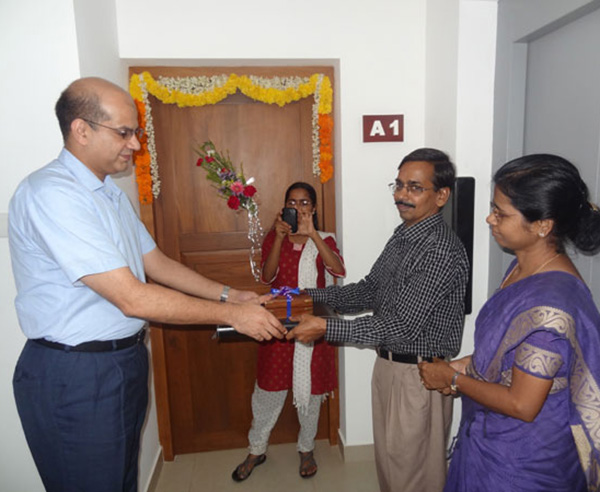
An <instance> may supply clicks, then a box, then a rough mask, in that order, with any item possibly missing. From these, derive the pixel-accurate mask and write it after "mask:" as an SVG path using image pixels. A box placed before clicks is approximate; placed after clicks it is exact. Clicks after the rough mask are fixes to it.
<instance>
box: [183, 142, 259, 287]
mask: <svg viewBox="0 0 600 492" xmlns="http://www.w3.org/2000/svg"><path fill="white" fill-rule="evenodd" d="M194 150H195V152H196V154H198V155H199V156H200V157H198V160H197V161H196V166H198V167H201V168H202V169H204V170H205V171H206V179H208V180H209V181H212V182H213V183H214V184H213V186H214V188H216V189H217V192H218V194H219V196H220V197H221V198H223V199H225V200H227V206H228V207H229V208H231V209H232V210H240V209H244V210H246V212H247V213H248V239H250V242H251V243H252V244H251V246H250V268H251V270H252V275H253V276H254V279H255V280H256V281H257V282H258V281H260V267H259V266H258V265H259V262H258V261H256V260H257V259H258V258H259V257H260V250H261V241H262V236H263V228H262V226H261V224H260V219H259V217H258V204H257V203H256V200H255V199H254V196H255V195H256V188H255V187H254V186H253V185H252V183H253V182H254V178H249V179H246V178H245V176H244V168H243V166H241V165H240V169H241V171H240V173H238V172H237V171H236V169H235V166H234V165H233V163H232V162H231V159H230V158H229V155H224V154H222V153H221V152H219V151H218V150H217V149H216V148H215V145H214V144H213V143H212V142H211V141H210V140H208V141H206V142H204V143H203V144H202V145H200V146H198V147H197V148H196V149H194Z"/></svg>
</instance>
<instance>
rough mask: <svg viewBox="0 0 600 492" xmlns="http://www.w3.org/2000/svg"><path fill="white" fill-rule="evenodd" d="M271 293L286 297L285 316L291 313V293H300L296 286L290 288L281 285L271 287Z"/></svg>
mask: <svg viewBox="0 0 600 492" xmlns="http://www.w3.org/2000/svg"><path fill="white" fill-rule="evenodd" d="M271 294H273V295H274V296H283V297H285V298H286V299H287V317H288V319H289V317H290V316H291V315H292V298H293V295H298V294H300V289H299V288H298V287H296V288H295V289H292V288H290V287H282V288H281V289H271Z"/></svg>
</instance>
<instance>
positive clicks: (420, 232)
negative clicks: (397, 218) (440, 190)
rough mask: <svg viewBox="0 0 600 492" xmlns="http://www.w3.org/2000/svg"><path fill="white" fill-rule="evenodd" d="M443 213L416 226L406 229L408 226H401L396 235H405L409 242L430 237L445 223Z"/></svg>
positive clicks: (434, 215)
mask: <svg viewBox="0 0 600 492" xmlns="http://www.w3.org/2000/svg"><path fill="white" fill-rule="evenodd" d="M443 220H444V219H443V217H442V213H441V211H440V212H438V213H436V214H433V215H432V216H430V217H427V218H426V219H423V220H421V221H419V222H417V223H416V224H414V225H412V226H410V227H406V224H400V225H399V226H398V227H397V228H396V233H397V234H401V235H403V236H404V237H405V238H406V239H408V240H413V239H418V238H420V237H423V236H426V235H428V234H429V233H430V232H431V231H432V230H433V229H435V228H436V227H438V226H439V225H440V224H441V223H442V222H443Z"/></svg>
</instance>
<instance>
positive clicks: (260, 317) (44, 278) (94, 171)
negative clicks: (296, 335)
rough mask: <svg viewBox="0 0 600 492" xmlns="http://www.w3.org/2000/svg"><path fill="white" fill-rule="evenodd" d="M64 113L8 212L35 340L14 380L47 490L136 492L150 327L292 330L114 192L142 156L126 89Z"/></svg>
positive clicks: (72, 89)
mask: <svg viewBox="0 0 600 492" xmlns="http://www.w3.org/2000/svg"><path fill="white" fill-rule="evenodd" d="M56 114H57V117H58V120H59V124H60V127H61V132H62V134H63V138H64V143H65V148H64V149H63V150H62V152H61V153H60V155H59V157H58V158H57V159H56V160H54V161H53V162H51V163H50V164H48V165H47V166H45V167H44V168H42V169H40V170H38V171H36V172H34V173H32V174H31V175H30V176H28V177H27V178H25V180H23V182H22V183H21V184H20V185H19V187H18V189H17V191H16V192H15V194H14V196H13V198H12V200H11V202H10V208H9V244H10V251H11V259H12V265H13V273H14V276H15V282H16V285H17V298H16V301H15V304H16V309H17V314H18V317H19V323H20V325H21V328H22V330H23V332H24V333H25V335H26V336H27V338H28V341H27V343H26V345H25V347H24V349H23V352H22V354H21V357H20V359H19V362H18V363H17V367H16V369H15V375H14V380H13V386H14V391H15V398H16V401H17V408H18V410H19V415H20V417H21V422H22V424H23V428H24V431H25V435H26V438H27V441H28V444H29V447H30V449H31V451H32V454H33V457H34V460H35V462H36V466H37V467H38V470H39V472H40V475H41V477H42V481H43V482H44V486H45V487H46V490H48V491H57V492H58V491H60V492H69V491H75V490H85V491H86V492H90V491H91V492H94V491H98V492H100V491H103V492H104V491H113V490H114V491H116V490H119V491H121V490H123V491H132V492H133V491H136V490H137V461H138V451H139V437H140V432H141V427H142V424H143V421H144V418H145V414H146V407H147V398H148V396H147V384H148V381H147V376H148V359H147V350H146V347H145V345H144V343H143V339H144V327H145V324H146V320H151V321H156V322H164V323H170V324H214V323H223V324H229V325H232V326H233V327H234V328H236V329H237V330H238V331H239V332H241V333H244V334H247V335H249V336H252V337H253V338H255V339H257V340H268V339H270V338H271V337H273V336H275V337H277V338H281V337H282V333H283V332H284V329H283V327H282V326H281V324H280V323H279V321H277V319H275V318H274V317H273V316H272V315H271V314H270V313H268V312H267V311H266V310H265V309H264V308H262V307H261V306H260V305H259V303H260V299H259V298H258V296H257V295H256V294H254V293H251V292H245V291H239V290H235V289H229V287H227V286H223V285H222V284H220V283H218V282H214V281H212V280H209V279H207V278H205V277H203V276H201V275H199V274H198V273H196V272H194V271H192V270H190V269H188V268H187V267H185V266H183V265H181V264H180V263H178V262H176V261H174V260H172V259H170V258H168V257H167V256H166V255H164V254H163V253H162V252H161V251H160V250H159V249H158V248H157V247H156V244H155V242H154V240H153V239H152V237H151V236H150V235H149V234H148V232H147V231H146V229H145V227H144V226H143V224H142V223H141V222H140V220H139V219H138V217H137V215H136V214H135V212H134V210H133V207H132V206H131V204H130V203H129V201H128V199H127V197H126V196H125V195H124V193H123V192H122V191H121V190H120V189H119V188H118V187H117V186H116V185H115V184H114V182H113V180H112V179H111V177H110V175H111V174H115V173H118V172H122V171H125V170H126V169H127V168H128V166H129V165H130V163H131V160H132V154H133V152H135V151H136V150H137V149H139V147H140V144H139V141H138V139H137V137H138V135H139V132H140V129H139V128H137V112H136V108H135V105H134V103H133V100H132V99H131V97H130V96H129V95H128V94H127V92H125V91H124V90H122V89H121V88H119V87H118V86H116V85H113V84H111V83H110V82H107V81H105V80H102V79H97V78H87V79H80V80H77V81H75V82H73V83H72V84H71V85H70V86H69V87H68V88H67V89H66V90H65V91H64V92H63V93H62V95H61V97H60V98H59V100H58V102H57V104H56ZM146 275H148V276H149V277H151V278H152V279H153V280H154V281H155V282H156V283H155V284H147V283H146ZM219 300H221V301H229V302H226V303H225V302H215V301H219Z"/></svg>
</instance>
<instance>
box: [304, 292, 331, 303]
mask: <svg viewBox="0 0 600 492" xmlns="http://www.w3.org/2000/svg"><path fill="white" fill-rule="evenodd" d="M305 290H306V293H307V294H308V295H309V296H310V297H312V300H313V301H314V302H322V303H324V302H326V301H327V296H326V295H325V289H305Z"/></svg>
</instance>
